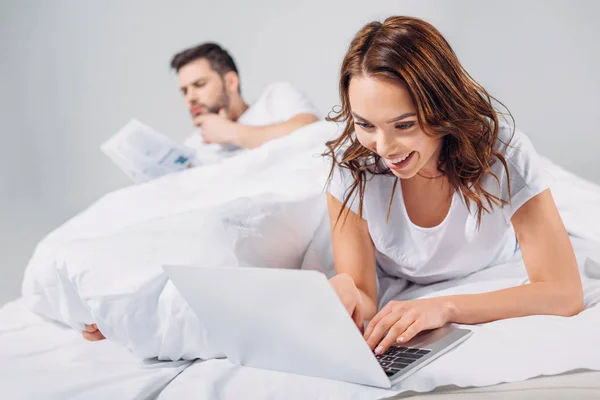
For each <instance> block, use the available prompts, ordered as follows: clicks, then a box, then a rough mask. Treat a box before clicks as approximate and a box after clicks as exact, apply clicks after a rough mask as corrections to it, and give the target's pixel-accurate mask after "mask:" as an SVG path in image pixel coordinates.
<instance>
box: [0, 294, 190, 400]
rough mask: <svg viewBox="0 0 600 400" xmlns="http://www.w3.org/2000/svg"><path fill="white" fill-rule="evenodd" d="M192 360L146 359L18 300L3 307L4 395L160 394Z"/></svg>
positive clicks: (0, 380) (0, 379)
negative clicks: (90, 336) (88, 337)
mask: <svg viewBox="0 0 600 400" xmlns="http://www.w3.org/2000/svg"><path fill="white" fill-rule="evenodd" d="M189 364H190V362H187V361H172V362H160V361H157V360H142V359H140V358H139V357H135V356H134V355H132V354H131V353H130V352H129V351H127V349H125V348H123V347H122V346H120V345H118V344H116V343H113V342H110V341H106V340H105V341H102V342H93V343H92V342H88V341H87V340H85V339H83V338H82V337H81V333H79V332H76V331H74V330H72V329H70V328H68V327H66V326H64V325H59V324H57V323H53V322H48V321H45V320H43V319H41V318H40V317H38V316H37V315H35V314H33V313H31V312H30V311H28V310H27V308H26V307H25V305H24V304H23V301H21V300H17V301H14V302H12V303H8V304H6V305H4V306H3V307H2V308H0V398H2V399H10V400H13V399H19V400H26V399H31V400H38V399H44V400H53V399H56V400H64V399H85V400H96V399H97V400H106V399H115V400H116V399H149V398H154V397H156V395H158V393H160V391H161V390H162V389H163V388H164V387H165V386H166V385H168V384H169V382H170V381H171V380H172V379H174V378H175V377H176V376H177V375H178V374H179V373H180V372H181V371H183V369H184V368H185V367H187V366H188V365H189Z"/></svg>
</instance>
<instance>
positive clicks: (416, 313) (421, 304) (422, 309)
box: [364, 298, 450, 354]
mask: <svg viewBox="0 0 600 400" xmlns="http://www.w3.org/2000/svg"><path fill="white" fill-rule="evenodd" d="M449 315H450V313H449V311H448V308H447V307H446V305H445V303H444V300H443V299H442V298H432V299H420V300H410V301H390V302H389V303H387V305H386V306H385V307H383V308H382V309H381V311H379V312H378V313H377V315H375V316H374V317H373V319H372V320H371V321H370V322H369V325H368V326H367V330H366V331H365V335H364V336H365V340H366V341H367V344H368V345H369V347H370V348H371V349H375V354H383V353H385V352H386V351H387V349H388V348H389V347H390V346H391V345H392V344H393V343H394V342H396V343H398V344H400V343H405V342H408V341H409V340H410V339H412V338H413V337H414V336H415V335H416V334H417V333H419V332H421V331H423V330H427V329H434V328H440V327H442V326H444V325H446V323H447V322H448V320H449V319H450V317H449ZM386 332H387V334H386Z"/></svg>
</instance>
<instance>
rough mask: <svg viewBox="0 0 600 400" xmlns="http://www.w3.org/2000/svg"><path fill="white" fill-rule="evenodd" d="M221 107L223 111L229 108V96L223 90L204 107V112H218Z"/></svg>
mask: <svg viewBox="0 0 600 400" xmlns="http://www.w3.org/2000/svg"><path fill="white" fill-rule="evenodd" d="M222 108H223V109H225V111H227V110H229V96H228V95H227V93H226V92H225V90H223V92H221V94H220V95H219V97H218V98H217V100H216V101H215V103H214V104H213V105H212V106H210V107H206V110H207V111H206V112H207V113H208V114H218V113H219V110H221V109H222Z"/></svg>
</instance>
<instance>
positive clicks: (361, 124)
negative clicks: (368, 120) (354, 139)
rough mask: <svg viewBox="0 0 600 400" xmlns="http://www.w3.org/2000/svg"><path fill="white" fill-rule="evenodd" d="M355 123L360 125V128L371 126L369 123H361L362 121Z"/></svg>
mask: <svg viewBox="0 0 600 400" xmlns="http://www.w3.org/2000/svg"><path fill="white" fill-rule="evenodd" d="M355 124H356V125H358V126H360V127H361V128H363V129H369V128H372V126H371V125H369V124H365V123H363V122H355Z"/></svg>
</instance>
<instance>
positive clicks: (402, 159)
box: [388, 151, 412, 164]
mask: <svg viewBox="0 0 600 400" xmlns="http://www.w3.org/2000/svg"><path fill="white" fill-rule="evenodd" d="M411 154H412V151H411V152H410V153H408V154H406V155H405V156H404V157H401V158H394V159H393V160H388V161H389V162H391V163H392V164H398V163H401V162H402V161H404V160H406V159H407V158H408V157H409V156H410V155H411Z"/></svg>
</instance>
